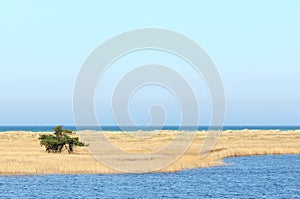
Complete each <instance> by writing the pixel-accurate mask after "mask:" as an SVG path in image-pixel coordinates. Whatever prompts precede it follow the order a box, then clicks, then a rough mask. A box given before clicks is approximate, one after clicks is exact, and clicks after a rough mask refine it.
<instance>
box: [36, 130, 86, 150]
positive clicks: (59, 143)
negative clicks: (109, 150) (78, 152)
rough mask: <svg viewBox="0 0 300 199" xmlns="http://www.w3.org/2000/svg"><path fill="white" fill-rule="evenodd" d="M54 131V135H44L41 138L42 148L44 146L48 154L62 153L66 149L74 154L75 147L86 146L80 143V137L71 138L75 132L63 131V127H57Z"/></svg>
mask: <svg viewBox="0 0 300 199" xmlns="http://www.w3.org/2000/svg"><path fill="white" fill-rule="evenodd" d="M53 130H54V135H52V134H43V135H40V137H39V140H40V144H41V146H44V147H45V148H46V151H47V152H48V153H50V152H53V153H61V152H62V150H63V149H64V148H65V149H66V150H67V151H68V152H69V153H73V150H74V147H75V146H79V147H81V146H85V144H84V143H83V142H80V141H79V138H78V137H74V136H72V137H71V136H70V135H71V134H72V133H73V132H72V131H70V130H66V129H63V126H56V127H54V129H53Z"/></svg>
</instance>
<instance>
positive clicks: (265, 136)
mask: <svg viewBox="0 0 300 199" xmlns="http://www.w3.org/2000/svg"><path fill="white" fill-rule="evenodd" d="M176 133H178V132H173V131H163V132H162V131H159V132H156V133H155V134H153V133H152V135H154V136H151V134H149V133H148V134H147V133H143V132H140V133H139V134H137V135H138V137H133V136H130V135H129V134H126V133H111V132H105V133H104V135H105V137H106V138H107V139H108V140H109V141H110V142H111V143H113V144H114V145H115V146H118V147H119V148H121V149H122V150H123V151H126V152H128V153H132V154H153V153H156V156H153V157H152V158H153V160H151V163H152V164H154V165H155V164H159V163H160V162H161V161H164V159H165V158H166V157H169V156H172V155H173V154H174V153H177V152H178V151H177V148H176V147H173V148H170V149H168V150H166V151H163V152H162V153H161V154H159V153H160V152H159V151H161V150H162V149H163V148H164V146H167V145H168V144H170V143H171V142H172V141H173V139H174V137H175V136H176ZM206 133H207V132H197V134H196V138H195V139H194V141H193V143H192V145H191V146H190V147H189V148H188V150H187V151H186V152H185V153H184V154H183V155H182V156H180V157H179V159H178V160H177V161H175V162H173V163H172V164H170V165H169V166H167V167H164V168H161V169H159V170H158V171H161V172H174V171H179V170H183V169H192V168H201V167H210V166H216V165H221V164H222V159H223V158H226V157H236V156H249V155H266V154H300V131H278V130H277V131H260V130H257V131H249V130H243V131H225V132H223V133H222V135H221V137H220V138H219V140H218V143H217V144H216V146H215V147H214V149H213V150H212V151H211V152H210V153H209V154H208V155H207V156H206V157H205V158H200V156H199V151H200V147H201V144H202V142H203V140H204V138H205V136H206ZM39 134H40V133H33V132H5V133H0V174H2V175H23V174H73V173H74V174H75V173H76V174H83V173H84V174H92V173H103V174H106V173H118V171H116V170H114V169H112V168H110V167H107V166H104V165H103V164H101V163H100V162H99V161H97V160H96V159H95V158H94V157H93V156H91V155H90V153H89V152H88V150H87V148H84V147H83V148H76V149H75V153H74V154H71V155H69V154H67V153H62V154H48V153H46V152H45V151H44V149H43V148H42V147H41V146H40V145H39V140H38V137H39ZM182 134H183V135H186V136H187V137H188V134H187V133H184V132H183V133H182ZM179 141H180V140H179ZM179 145H180V142H178V148H180V147H179ZM175 146H177V145H175ZM101 153H102V155H106V156H107V157H108V158H110V159H111V160H113V161H116V162H117V163H118V164H120V165H123V164H124V165H126V161H130V164H133V165H134V166H135V167H134V168H140V169H137V170H136V172H143V171H144V170H143V167H144V166H145V164H149V160H147V161H146V160H145V162H143V161H140V160H138V158H139V157H140V156H136V157H137V159H135V160H125V159H122V158H121V157H120V156H119V151H118V150H116V151H105V149H104V150H102V151H101ZM127 163H128V162H127ZM140 163H145V164H141V165H139V164H140ZM128 171H130V172H132V171H135V170H132V169H131V170H128Z"/></svg>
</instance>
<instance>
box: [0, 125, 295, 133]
mask: <svg viewBox="0 0 300 199" xmlns="http://www.w3.org/2000/svg"><path fill="white" fill-rule="evenodd" d="M53 127H54V126H0V132H5V131H33V132H49V131H52V130H53ZM64 128H65V129H70V130H73V131H76V130H77V129H76V127H75V126H64ZM124 128H125V129H126V130H127V131H137V130H146V131H147V130H148V131H151V130H156V129H160V128H159V127H155V126H154V127H124ZM124 128H123V129H124ZM101 129H102V130H106V131H120V130H121V128H120V127H117V126H102V127H101ZM162 129H164V130H179V129H181V130H186V131H189V130H195V129H198V130H207V129H209V127H208V126H199V127H190V126H185V127H179V126H165V127H163V128H162ZM243 129H250V130H255V129H258V130H277V129H279V130H282V131H286V130H298V129H300V126H224V127H223V130H243ZM79 130H99V127H80V128H79Z"/></svg>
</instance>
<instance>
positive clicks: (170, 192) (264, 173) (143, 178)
mask: <svg viewBox="0 0 300 199" xmlns="http://www.w3.org/2000/svg"><path fill="white" fill-rule="evenodd" d="M225 163H226V164H227V166H222V167H212V168H202V169H193V170H188V171H181V172H177V173H148V174H121V175H41V176H0V198H24V199H26V198H192V199H195V198H268V199H273V198H274V199H275V198H276V199H277V198H300V155H280V156H273V155H271V156H253V157H239V158H228V159H225Z"/></svg>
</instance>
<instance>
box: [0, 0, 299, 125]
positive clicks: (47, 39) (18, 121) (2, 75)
mask: <svg viewBox="0 0 300 199" xmlns="http://www.w3.org/2000/svg"><path fill="white" fill-rule="evenodd" d="M299 10H300V1H298V0H294V1H293V0H288V1H274V0H265V1H261V0H251V1H250V0H244V1H243V0H235V1H233V0H229V1H198V0H194V1H179V0H165V1H162V0H151V1H146V0H145V1H140V0H136V1H114V0H112V1H71V0H70V1H67V0H66V1H55V0H51V1H48V0H46V1H38V0H36V1H33V0H28V1H21V0H20V1H14V0H2V1H0V91H1V95H0V125H37V124H38V125H44V124H48V125H56V124H65V125H68V124H73V113H72V95H73V87H74V83H75V81H76V77H77V74H78V72H79V70H80V67H81V64H82V63H83V62H84V60H85V59H86V58H87V56H88V55H89V53H90V52H92V50H93V49H94V48H96V47H97V46H98V45H99V44H100V43H101V42H103V41H105V40H106V39H108V38H110V37H111V36H113V35H116V34H118V33H120V32H124V31H128V30H131V29H136V28H143V27H157V28H167V29H171V30H175V31H177V32H180V33H183V34H185V35H187V36H189V37H190V38H192V39H193V40H195V41H196V42H198V43H199V44H200V45H201V46H202V47H203V48H204V49H205V50H206V51H207V53H208V54H209V56H210V57H211V58H212V60H213V61H214V63H215V65H216V66H217V68H218V70H219V72H220V74H221V76H222V79H223V83H224V87H225V90H226V97H227V108H226V109H227V111H226V120H225V124H227V125H300V92H299V91H300V36H299V35H300V12H299ZM136 97H137V98H138V97H139V96H136ZM96 106H97V105H96ZM107 111H109V110H107ZM106 114H107V115H109V113H108V112H107V113H104V114H103V115H106ZM104 117H105V116H104ZM104 121H105V123H106V124H112V121H111V118H110V117H109V116H108V117H107V118H104ZM174 121H176V120H174ZM204 123H205V122H204Z"/></svg>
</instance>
